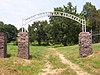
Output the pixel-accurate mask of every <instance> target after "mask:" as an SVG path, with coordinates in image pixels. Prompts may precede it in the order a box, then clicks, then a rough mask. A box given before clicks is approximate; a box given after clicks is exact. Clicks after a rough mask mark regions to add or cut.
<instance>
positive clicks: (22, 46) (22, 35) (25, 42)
mask: <svg viewBox="0 0 100 75" xmlns="http://www.w3.org/2000/svg"><path fill="white" fill-rule="evenodd" d="M29 56H30V53H29V36H28V33H27V32H19V33H18V57H20V58H24V59H29Z"/></svg>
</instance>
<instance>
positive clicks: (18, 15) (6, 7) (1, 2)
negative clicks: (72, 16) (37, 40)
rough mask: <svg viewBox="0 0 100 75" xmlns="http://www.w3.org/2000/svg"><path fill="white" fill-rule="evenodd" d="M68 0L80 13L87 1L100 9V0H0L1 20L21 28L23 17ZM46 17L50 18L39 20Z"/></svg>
mask: <svg viewBox="0 0 100 75" xmlns="http://www.w3.org/2000/svg"><path fill="white" fill-rule="evenodd" d="M68 2H72V4H73V6H77V10H78V13H80V12H81V11H82V9H83V5H84V4H85V3H86V2H91V3H92V4H93V5H95V6H96V8H97V9H100V0H0V21H3V22H4V23H5V24H12V25H14V26H15V27H17V28H18V29H19V28H21V27H22V18H28V17H30V16H32V15H35V14H38V13H42V12H49V11H53V9H54V7H63V5H67V3H68ZM46 19H48V18H47V17H44V18H40V19H38V20H46Z"/></svg>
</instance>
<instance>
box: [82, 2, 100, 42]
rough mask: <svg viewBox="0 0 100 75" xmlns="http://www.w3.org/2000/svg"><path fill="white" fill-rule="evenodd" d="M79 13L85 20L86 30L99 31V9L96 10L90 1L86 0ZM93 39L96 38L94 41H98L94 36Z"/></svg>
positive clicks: (96, 32) (94, 32) (95, 32)
mask: <svg viewBox="0 0 100 75" xmlns="http://www.w3.org/2000/svg"><path fill="white" fill-rule="evenodd" d="M81 14H82V15H83V16H84V17H85V19H86V21H87V31H89V32H90V31H91V30H92V32H93V34H98V33H100V10H97V9H96V7H95V6H94V5H92V4H91V2H86V4H85V5H84V6H83V10H82V12H81ZM99 38H100V37H99ZM94 39H96V40H95V41H100V40H99V39H98V38H96V36H95V38H94Z"/></svg>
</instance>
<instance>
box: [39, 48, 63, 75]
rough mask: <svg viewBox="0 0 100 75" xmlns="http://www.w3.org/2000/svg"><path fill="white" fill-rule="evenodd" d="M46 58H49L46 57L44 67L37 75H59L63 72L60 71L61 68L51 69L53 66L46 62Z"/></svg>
mask: <svg viewBox="0 0 100 75" xmlns="http://www.w3.org/2000/svg"><path fill="white" fill-rule="evenodd" d="M50 50H51V49H50ZM48 57H49V55H46V61H45V62H46V63H45V66H44V68H43V69H42V70H41V72H40V73H39V74H38V75H59V74H60V73H61V72H63V70H64V69H62V68H59V69H58V68H57V69H53V66H52V65H51V63H50V62H49V61H48V60H47V59H48Z"/></svg>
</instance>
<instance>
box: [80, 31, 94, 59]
mask: <svg viewBox="0 0 100 75" xmlns="http://www.w3.org/2000/svg"><path fill="white" fill-rule="evenodd" d="M79 46H80V47H79V54H80V57H86V56H88V55H91V54H92V53H93V50H92V35H91V34H90V33H89V32H81V33H80V34H79Z"/></svg>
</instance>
